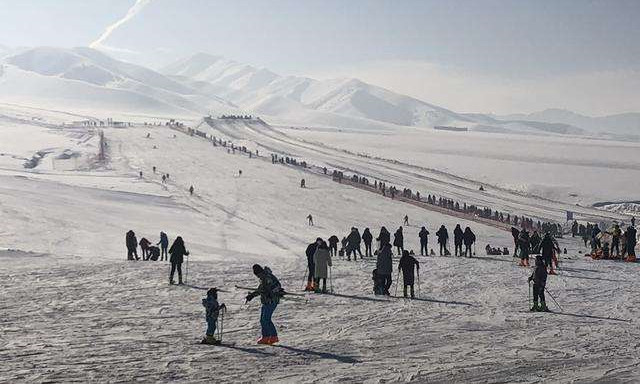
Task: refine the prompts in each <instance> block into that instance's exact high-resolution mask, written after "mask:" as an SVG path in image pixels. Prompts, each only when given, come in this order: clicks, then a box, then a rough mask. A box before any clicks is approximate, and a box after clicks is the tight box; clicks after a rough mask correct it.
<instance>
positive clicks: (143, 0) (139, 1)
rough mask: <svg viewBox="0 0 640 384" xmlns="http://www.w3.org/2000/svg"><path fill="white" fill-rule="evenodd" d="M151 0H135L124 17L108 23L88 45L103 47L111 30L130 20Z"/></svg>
mask: <svg viewBox="0 0 640 384" xmlns="http://www.w3.org/2000/svg"><path fill="white" fill-rule="evenodd" d="M151 1H153V0H136V3H135V4H133V6H131V8H129V10H128V11H127V14H126V15H124V17H122V18H121V19H119V20H117V21H116V22H115V23H113V24H111V25H109V26H108V27H107V28H105V30H104V32H102V35H100V37H98V38H97V39H96V40H95V41H93V42H92V43H91V44H89V47H91V48H101V47H102V48H104V47H105V46H104V44H103V43H104V41H105V40H107V39H108V38H109V36H111V34H112V33H113V31H115V30H116V29H118V28H120V26H121V25H122V24H124V23H126V22H127V21H129V20H131V19H132V18H133V17H134V16H135V15H137V14H138V13H139V12H140V11H142V9H143V8H144V7H146V6H147V5H149V3H151Z"/></svg>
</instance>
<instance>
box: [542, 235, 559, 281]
mask: <svg viewBox="0 0 640 384" xmlns="http://www.w3.org/2000/svg"><path fill="white" fill-rule="evenodd" d="M540 249H541V250H542V261H544V264H545V266H546V267H547V268H549V274H550V275H555V274H556V273H555V271H554V270H553V252H558V253H559V252H560V248H558V246H557V245H556V244H555V243H554V242H553V238H552V237H551V234H550V233H549V232H546V233H545V234H544V238H543V239H542V242H541V243H540Z"/></svg>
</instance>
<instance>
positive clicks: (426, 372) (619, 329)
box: [0, 122, 640, 383]
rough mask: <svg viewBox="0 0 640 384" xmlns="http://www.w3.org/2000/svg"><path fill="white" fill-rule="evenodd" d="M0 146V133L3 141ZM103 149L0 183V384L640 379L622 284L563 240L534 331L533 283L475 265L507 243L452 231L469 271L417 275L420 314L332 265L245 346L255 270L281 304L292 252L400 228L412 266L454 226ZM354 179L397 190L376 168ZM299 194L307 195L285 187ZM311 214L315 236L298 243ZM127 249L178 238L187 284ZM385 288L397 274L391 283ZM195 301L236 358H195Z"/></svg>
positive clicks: (40, 134)
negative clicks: (95, 155)
mask: <svg viewBox="0 0 640 384" xmlns="http://www.w3.org/2000/svg"><path fill="white" fill-rule="evenodd" d="M5 127H7V124H6V123H4V122H0V131H1V130H3V129H5ZM9 128H10V131H9V132H8V135H9V136H12V135H14V132H15V131H13V130H14V129H28V130H29V131H28V132H29V136H30V137H33V138H34V140H33V141H31V142H30V143H29V145H28V146H25V147H22V146H21V145H20V144H19V143H13V144H11V145H7V142H6V141H5V140H0V152H6V153H11V154H16V155H20V154H21V153H29V152H30V151H32V150H35V149H37V148H63V147H66V146H68V143H73V142H74V141H73V140H75V139H73V138H68V137H67V135H66V133H65V131H59V132H58V133H56V131H51V130H50V129H48V128H45V127H41V126H31V127H24V126H22V127H9ZM220 129H224V127H221V128H220ZM147 133H151V138H149V139H146V138H145V137H146V134H147ZM57 134H60V135H61V137H60V138H55V135H57ZM105 134H106V137H107V140H108V143H109V148H110V151H109V161H108V162H107V163H105V164H102V165H96V166H95V167H94V168H91V169H80V170H75V171H60V170H52V169H46V168H42V169H38V168H35V169H32V170H25V169H23V168H22V166H21V165H20V163H17V162H16V163H6V164H3V165H2V170H1V171H0V196H2V204H1V205H0V210H1V212H2V218H3V220H2V221H0V271H2V274H3V276H4V278H3V279H1V280H0V289H1V290H2V292H3V293H4V294H3V295H2V296H1V297H0V307H1V308H2V309H3V311H2V313H3V316H2V327H0V345H1V348H0V356H1V357H2V361H3V364H2V365H1V366H0V381H3V382H34V381H35V382H44V381H60V382H69V381H85V382H86V381H127V382H128V381H136V380H137V381H154V382H169V381H172V382H175V381H177V380H179V381H185V382H195V381H207V382H208V381H212V380H214V379H215V381H216V382H258V381H261V382H296V383H306V382H339V381H341V382H354V381H356V382H371V383H373V382H514V381H518V382H525V383H534V382H540V381H543V380H545V381H551V382H565V381H574V382H583V381H584V382H592V381H597V380H600V381H602V382H616V381H635V380H636V379H637V378H638V377H640V371H638V368H637V367H638V363H639V359H638V357H637V354H636V353H635V351H636V350H637V348H638V345H637V344H638V343H637V342H635V341H634V340H637V338H638V336H640V334H639V333H638V328H637V326H636V324H635V319H637V317H638V314H639V313H638V309H637V308H638V304H639V303H638V299H637V295H636V294H635V286H634V284H633V282H634V281H636V280H637V274H638V270H637V268H635V265H631V264H626V263H611V262H602V261H601V262H596V261H593V260H590V259H585V258H583V257H582V256H580V255H579V254H578V253H577V251H578V250H581V249H583V248H579V245H578V242H577V241H573V240H572V239H566V240H562V241H561V246H562V247H565V246H566V247H568V248H569V250H570V251H569V254H568V255H567V256H566V257H563V258H562V264H561V266H562V270H561V272H560V276H556V277H554V276H551V277H549V282H548V285H547V287H548V289H549V290H550V291H551V292H552V293H553V295H554V297H555V298H556V299H557V300H558V301H559V302H560V303H561V305H562V307H563V309H564V311H563V313H559V314H531V313H529V312H527V310H526V309H527V284H526V278H527V276H528V275H529V274H530V272H531V271H530V270H529V269H524V268H519V267H517V266H515V265H514V262H513V261H512V258H511V257H510V256H503V257H501V256H493V257H488V256H484V255H482V252H481V250H480V249H481V248H482V247H483V246H484V244H485V243H490V244H492V245H495V246H509V247H510V246H511V244H512V240H511V237H510V234H509V233H507V232H504V231H500V230H497V229H494V228H490V227H484V226H482V225H478V224H476V223H467V222H464V221H463V222H461V224H462V225H463V227H464V226H466V225H470V226H471V227H472V228H473V229H474V231H475V232H476V234H477V236H478V240H479V242H478V256H479V257H477V258H472V259H461V258H445V257H428V258H427V257H419V259H420V262H421V269H420V278H421V286H420V295H419V298H420V300H415V301H403V300H402V299H395V298H389V299H388V298H382V297H375V296H373V295H372V294H371V280H370V278H371V270H372V269H373V268H374V264H375V263H374V262H373V261H372V260H364V261H362V260H358V261H357V262H354V261H350V262H348V261H346V260H343V259H337V260H334V265H333V267H332V276H333V284H332V285H333V288H334V290H335V292H336V294H335V295H325V296H321V295H314V294H307V298H308V300H309V301H308V303H307V304H305V303H302V302H296V301H287V300H284V301H283V302H282V303H281V304H280V306H279V307H278V310H277V311H276V313H275V316H274V320H275V323H276V325H277V327H278V329H279V333H280V339H281V343H280V344H281V345H280V346H274V347H259V346H256V345H255V343H254V340H255V338H257V336H258V334H259V330H258V317H259V307H258V303H256V302H255V300H254V302H251V303H250V304H249V305H243V302H244V296H245V294H246V292H244V291H242V290H235V289H233V286H234V285H236V284H239V285H250V286H252V285H255V284H256V281H255V278H253V277H252V276H251V264H253V263H254V262H259V263H261V264H267V265H269V266H271V267H272V268H273V270H274V272H275V273H276V274H277V275H278V276H279V277H280V279H281V281H282V283H283V284H284V286H285V287H286V288H287V289H289V290H291V291H294V292H295V291H298V290H299V287H301V285H302V280H303V279H304V276H305V268H306V258H305V256H304V249H305V246H306V244H307V243H308V242H310V241H311V240H313V239H315V238H316V237H317V236H322V237H325V238H326V237H328V236H329V235H330V234H334V233H335V234H338V235H342V234H345V233H346V232H347V231H348V229H349V228H350V227H351V226H353V225H356V226H358V227H360V228H364V227H365V226H370V227H371V228H372V229H373V230H374V232H377V229H378V227H379V226H380V225H386V226H387V227H388V228H389V229H395V227H397V226H398V225H400V222H401V218H402V216H404V214H408V216H409V217H410V221H411V225H410V226H408V227H406V228H405V231H406V233H405V242H406V244H407V247H411V248H415V247H416V246H417V232H418V230H419V227H420V226H421V225H427V227H428V228H429V230H430V231H431V232H432V233H434V231H435V229H436V228H437V227H438V226H439V225H440V224H445V225H447V226H448V227H449V228H450V229H451V228H452V226H453V225H454V224H455V223H456V222H457V221H458V220H456V219H454V218H452V217H448V216H443V215H440V214H437V213H434V212H430V211H424V210H421V209H419V208H416V207H413V206H408V205H405V204H403V203H400V202H397V201H392V200H391V199H386V198H383V197H381V196H379V195H374V194H371V193H368V192H364V191H361V190H357V189H353V188H351V187H348V186H345V185H340V184H337V183H334V182H332V181H330V180H328V179H327V178H325V177H321V176H315V175H311V174H308V173H302V172H301V171H300V170H299V169H297V168H293V167H286V166H281V165H272V164H271V163H270V161H269V160H268V154H267V153H263V156H265V157H266V159H265V157H263V158H255V157H254V158H252V159H249V158H248V157H246V156H243V155H240V154H238V153H236V154H231V153H227V151H225V150H223V149H221V148H219V147H213V146H212V145H211V144H210V143H209V142H207V141H205V140H202V139H199V138H197V137H189V136H186V135H184V134H182V133H180V132H176V131H174V130H170V129H168V128H165V127H157V128H150V127H135V128H130V129H106V130H105ZM174 134H175V135H176V136H175V137H174ZM267 134H268V135H277V134H276V133H269V132H267V133H263V134H262V135H263V136H264V135H267ZM52 135H53V136H52ZM282 139H283V138H281V137H280V138H279V140H282ZM285 139H286V138H285ZM263 140H264V138H263ZM271 144H273V143H271ZM298 144H300V143H298ZM302 144H304V143H302ZM280 145H284V144H280ZM153 146H155V147H156V148H157V149H153ZM303 149H304V148H302V149H300V150H303ZM92 150H93V149H92V148H91V147H86V148H85V149H84V151H86V152H87V154H89V153H91V152H92ZM307 150H308V149H307ZM316 150H322V151H325V150H326V148H323V147H321V146H318V147H316ZM332 156H333V155H332ZM338 160H339V161H343V160H344V159H340V158H338ZM154 165H155V166H158V168H159V169H158V173H157V174H154V173H153V172H152V170H151V167H152V166H154ZM371 167H372V169H379V171H380V172H384V173H385V174H392V173H393V174H395V172H392V171H391V170H389V169H387V168H385V166H384V164H378V163H372V164H371ZM239 169H242V170H243V174H242V176H241V177H238V170H239ZM139 170H142V171H143V172H144V176H143V178H142V179H139V178H138V177H137V172H138V171H139ZM160 173H170V175H171V177H170V181H169V183H167V184H162V183H161V181H160ZM403 173H405V174H406V173H407V171H406V169H403V170H401V171H400V172H397V175H396V177H402V176H401V174H403ZM301 177H305V178H306V179H307V185H308V188H306V189H301V188H299V187H298V183H299V180H300V178H301ZM190 185H194V186H195V190H196V193H195V194H194V196H189V193H188V192H187V189H188V187H189V186H190ZM539 209H544V208H542V207H541V208H539ZM308 213H312V214H313V215H314V217H315V220H316V226H315V227H310V226H308V225H307V224H306V222H305V219H304V217H305V216H306V215H307V214H308ZM128 229H134V230H135V231H136V233H137V235H138V238H141V237H142V236H145V237H147V238H149V239H150V240H151V241H153V242H155V241H157V236H158V233H159V231H160V230H165V231H167V233H168V234H169V236H170V239H171V240H173V238H175V236H176V235H178V234H180V235H182V236H183V237H184V238H185V242H186V245H187V248H188V249H189V250H190V251H191V256H190V265H189V274H188V283H189V284H188V285H187V286H184V287H177V286H173V287H171V286H169V285H168V284H167V279H168V266H167V265H166V263H160V262H158V263H142V262H138V263H136V262H126V261H124V258H125V254H124V247H123V243H124V233H125V231H126V230H128ZM430 244H431V246H432V247H433V239H430ZM9 248H10V249H11V250H9ZM394 264H397V259H396V261H395V263H394ZM395 271H396V265H394V275H393V278H394V280H395V279H396V277H397V276H396V272H395ZM210 286H218V287H221V288H224V289H225V290H227V291H228V292H223V293H221V295H220V297H221V301H223V302H225V303H226V304H227V305H228V306H229V313H228V314H227V316H225V319H224V325H225V340H227V341H229V342H234V343H235V345H232V346H229V347H203V346H201V345H198V344H197V341H198V340H199V339H200V338H201V337H202V334H203V333H204V326H205V324H204V312H203V308H202V306H201V303H200V300H201V299H202V298H203V296H204V294H205V290H206V289H207V288H208V287H210ZM392 289H393V288H392ZM399 291H401V288H400V290H399ZM399 293H400V292H399ZM585 303H588V304H585ZM549 305H550V306H552V305H553V304H552V302H551V300H549ZM612 353H613V355H612Z"/></svg>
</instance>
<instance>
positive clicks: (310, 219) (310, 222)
mask: <svg viewBox="0 0 640 384" xmlns="http://www.w3.org/2000/svg"><path fill="white" fill-rule="evenodd" d="M307 221H308V223H309V225H310V226H312V227H313V216H311V214H309V216H307Z"/></svg>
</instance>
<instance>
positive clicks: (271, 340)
mask: <svg viewBox="0 0 640 384" xmlns="http://www.w3.org/2000/svg"><path fill="white" fill-rule="evenodd" d="M279 341H280V340H278V336H270V337H268V340H267V344H268V345H273V344H275V343H277V342H279Z"/></svg>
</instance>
